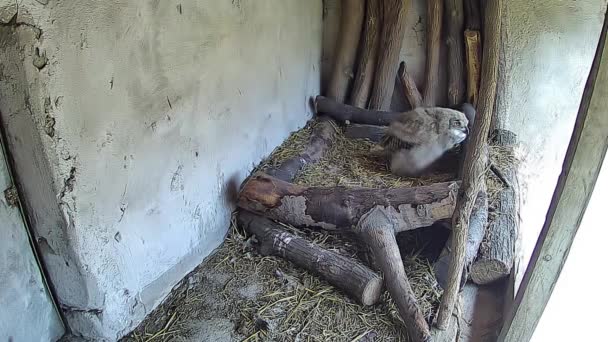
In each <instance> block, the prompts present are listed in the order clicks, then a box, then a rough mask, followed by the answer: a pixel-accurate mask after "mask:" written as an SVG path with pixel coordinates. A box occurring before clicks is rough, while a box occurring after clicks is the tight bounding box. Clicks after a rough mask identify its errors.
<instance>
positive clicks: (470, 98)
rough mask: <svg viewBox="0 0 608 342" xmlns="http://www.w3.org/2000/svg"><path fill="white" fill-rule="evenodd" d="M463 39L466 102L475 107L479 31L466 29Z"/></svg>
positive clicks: (479, 41) (479, 54)
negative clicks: (465, 60)
mask: <svg viewBox="0 0 608 342" xmlns="http://www.w3.org/2000/svg"><path fill="white" fill-rule="evenodd" d="M464 41H465V46H466V47H465V52H466V58H467V63H466V65H467V102H469V103H471V104H472V105H473V106H475V107H477V97H478V94H479V79H480V77H481V33H480V32H479V31H472V30H466V31H464Z"/></svg>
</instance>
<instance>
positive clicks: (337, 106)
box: [315, 96, 400, 126]
mask: <svg viewBox="0 0 608 342" xmlns="http://www.w3.org/2000/svg"><path fill="white" fill-rule="evenodd" d="M315 110H316V112H317V113H318V114H324V115H327V116H329V117H331V118H332V119H334V120H336V121H339V122H346V121H350V122H351V123H359V124H365V125H377V126H388V125H389V124H390V123H391V122H392V121H393V120H395V119H396V118H397V117H398V116H399V115H400V113H398V112H385V111H378V110H367V109H362V108H357V107H354V106H349V105H346V104H342V103H339V102H337V101H335V100H332V99H330V98H327V97H324V96H317V97H316V99H315Z"/></svg>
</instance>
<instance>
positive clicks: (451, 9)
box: [445, 0, 466, 108]
mask: <svg viewBox="0 0 608 342" xmlns="http://www.w3.org/2000/svg"><path fill="white" fill-rule="evenodd" d="M445 18H446V26H447V27H446V31H447V32H446V34H447V39H446V45H447V47H448V106H450V107H452V108H454V107H456V106H457V105H460V104H461V103H462V102H463V100H464V97H465V94H466V84H465V79H466V77H465V73H464V65H465V63H464V59H465V53H464V4H463V0H445Z"/></svg>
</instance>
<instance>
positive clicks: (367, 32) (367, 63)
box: [350, 1, 382, 108]
mask: <svg viewBox="0 0 608 342" xmlns="http://www.w3.org/2000/svg"><path fill="white" fill-rule="evenodd" d="M365 7H366V9H365V25H364V29H363V40H362V41H361V47H360V49H359V61H358V62H357V69H356V72H357V74H356V76H355V81H354V83H353V90H352V92H351V97H350V103H351V104H352V105H353V106H356V107H359V108H367V101H368V100H369V93H370V91H371V88H372V82H373V81H374V74H375V71H376V60H377V57H378V45H379V43H380V30H381V28H382V26H381V23H382V7H381V4H380V2H379V1H367V3H366V6H365Z"/></svg>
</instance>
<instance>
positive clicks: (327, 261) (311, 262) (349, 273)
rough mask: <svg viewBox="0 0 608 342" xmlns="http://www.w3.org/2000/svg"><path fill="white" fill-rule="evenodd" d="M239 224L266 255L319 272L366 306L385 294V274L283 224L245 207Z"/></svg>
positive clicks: (240, 215)
mask: <svg viewBox="0 0 608 342" xmlns="http://www.w3.org/2000/svg"><path fill="white" fill-rule="evenodd" d="M237 219H238V223H239V226H240V227H243V228H244V229H245V230H246V231H247V232H249V233H250V234H253V235H255V237H256V240H257V248H258V250H259V252H260V254H262V255H274V256H278V257H281V258H283V259H285V260H287V261H290V262H292V263H293V264H295V265H296V266H298V267H302V268H304V269H306V270H307V271H310V272H311V273H314V274H318V275H320V276H321V277H322V278H324V279H325V280H327V282H329V283H330V284H332V285H333V286H335V287H337V288H339V289H340V290H342V291H344V292H345V293H346V294H348V295H349V296H351V297H353V298H354V299H356V300H357V301H358V302H359V303H361V304H363V305H374V304H376V303H377V302H378V300H379V299H380V295H381V294H382V277H380V276H379V275H378V274H376V273H375V272H374V271H372V270H371V269H369V268H368V267H367V266H364V265H362V264H361V263H359V262H358V261H357V260H355V259H352V258H348V257H345V256H342V255H340V254H338V253H335V252H332V251H328V250H326V249H324V248H322V247H320V246H318V245H316V244H314V243H311V242H309V241H307V240H306V239H304V238H302V237H299V236H296V235H293V234H291V233H289V232H287V231H286V230H285V229H284V228H283V227H282V226H281V225H280V224H278V223H275V222H273V221H271V220H269V219H267V218H265V217H262V216H259V215H256V214H253V213H250V212H248V211H244V210H241V211H239V213H238V218H237Z"/></svg>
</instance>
